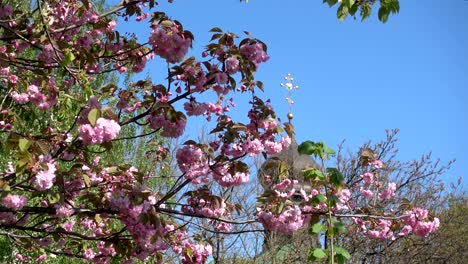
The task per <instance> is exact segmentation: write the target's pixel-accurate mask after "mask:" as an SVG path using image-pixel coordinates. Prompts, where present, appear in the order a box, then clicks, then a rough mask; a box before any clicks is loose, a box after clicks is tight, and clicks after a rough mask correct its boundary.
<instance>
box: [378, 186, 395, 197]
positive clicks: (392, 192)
mask: <svg viewBox="0 0 468 264" xmlns="http://www.w3.org/2000/svg"><path fill="white" fill-rule="evenodd" d="M395 191H396V184H395V183H394V182H391V183H389V184H388V187H387V189H386V190H385V191H383V192H381V193H379V198H380V199H387V200H388V199H390V198H392V197H393V196H394V195H395Z"/></svg>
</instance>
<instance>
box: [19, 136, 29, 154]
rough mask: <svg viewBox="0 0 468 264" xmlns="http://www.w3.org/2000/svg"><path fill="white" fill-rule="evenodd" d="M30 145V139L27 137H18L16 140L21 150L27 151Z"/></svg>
mask: <svg viewBox="0 0 468 264" xmlns="http://www.w3.org/2000/svg"><path fill="white" fill-rule="evenodd" d="M30 146H31V141H29V139H27V138H20V140H19V142H18V147H19V149H20V151H21V152H26V151H28V149H29V147H30Z"/></svg>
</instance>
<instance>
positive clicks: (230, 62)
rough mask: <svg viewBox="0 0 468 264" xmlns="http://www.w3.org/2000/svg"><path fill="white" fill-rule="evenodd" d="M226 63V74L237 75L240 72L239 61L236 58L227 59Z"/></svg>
mask: <svg viewBox="0 0 468 264" xmlns="http://www.w3.org/2000/svg"><path fill="white" fill-rule="evenodd" d="M225 63H226V72H227V73H228V74H235V73H236V72H238V71H239V60H238V59H237V58H236V57H234V56H231V57H229V58H227V59H226V61H225Z"/></svg>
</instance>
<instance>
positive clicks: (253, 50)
mask: <svg viewBox="0 0 468 264" xmlns="http://www.w3.org/2000/svg"><path fill="white" fill-rule="evenodd" d="M240 52H241V54H242V56H244V57H245V58H246V59H248V60H249V61H251V62H253V63H254V64H255V66H256V67H258V65H259V64H260V63H262V62H266V61H267V60H268V59H269V58H270V57H268V55H267V54H266V52H265V51H263V46H262V44H261V43H259V42H257V43H248V44H244V45H242V46H240Z"/></svg>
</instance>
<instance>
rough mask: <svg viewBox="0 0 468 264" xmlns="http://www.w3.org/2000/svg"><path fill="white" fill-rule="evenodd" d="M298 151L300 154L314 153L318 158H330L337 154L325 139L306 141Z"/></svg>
mask: <svg viewBox="0 0 468 264" xmlns="http://www.w3.org/2000/svg"><path fill="white" fill-rule="evenodd" d="M297 151H298V152H299V153H300V154H305V155H313V156H314V157H316V158H321V159H329V158H330V157H331V156H333V155H335V151H334V150H333V149H331V148H329V147H327V146H326V145H325V143H324V142H323V141H320V142H317V143H316V142H313V141H310V140H307V141H304V142H303V143H302V144H301V145H299V147H298V148H297Z"/></svg>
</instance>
